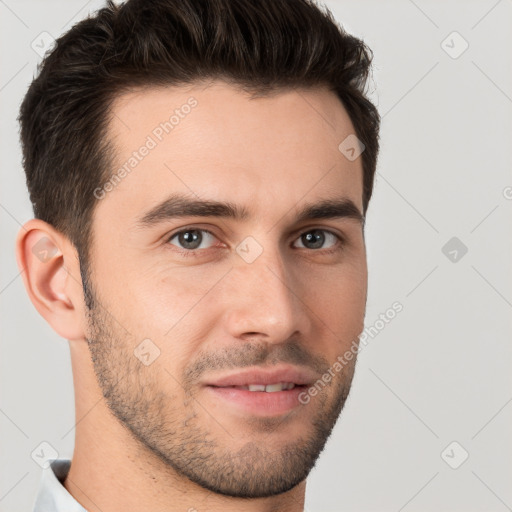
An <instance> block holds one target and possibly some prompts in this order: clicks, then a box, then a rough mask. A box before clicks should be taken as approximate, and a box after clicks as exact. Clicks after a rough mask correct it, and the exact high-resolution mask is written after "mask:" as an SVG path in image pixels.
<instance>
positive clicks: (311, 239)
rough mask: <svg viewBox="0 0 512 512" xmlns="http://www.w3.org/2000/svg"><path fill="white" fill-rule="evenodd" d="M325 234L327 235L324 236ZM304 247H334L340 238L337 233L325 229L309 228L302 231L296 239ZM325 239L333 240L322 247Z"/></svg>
mask: <svg viewBox="0 0 512 512" xmlns="http://www.w3.org/2000/svg"><path fill="white" fill-rule="evenodd" d="M326 235H327V236H326ZM297 240H298V241H300V242H301V243H302V244H303V245H302V247H304V248H305V249H314V250H316V249H333V248H334V249H336V248H337V247H336V246H337V245H338V243H339V242H341V241H342V238H341V237H340V236H339V235H336V234H334V233H332V232H331V231H327V230H326V229H310V230H309V231H305V232H304V233H302V234H301V235H300V236H299V238H298V239H297ZM326 240H331V242H333V243H332V244H331V245H330V246H329V247H323V245H324V244H325V241H326Z"/></svg>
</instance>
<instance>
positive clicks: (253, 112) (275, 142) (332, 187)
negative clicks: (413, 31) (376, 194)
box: [97, 81, 362, 224]
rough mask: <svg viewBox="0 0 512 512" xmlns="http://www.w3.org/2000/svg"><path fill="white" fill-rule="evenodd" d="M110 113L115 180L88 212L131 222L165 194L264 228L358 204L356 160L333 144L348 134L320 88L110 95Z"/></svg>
mask: <svg viewBox="0 0 512 512" xmlns="http://www.w3.org/2000/svg"><path fill="white" fill-rule="evenodd" d="M111 113H112V117H111V122H110V125H109V136H110V138H111V139H112V141H113V143H114V146H115V149H116V157H115V162H114V167H113V169H112V173H113V174H112V177H113V178H115V179H111V180H109V181H110V182H111V184H110V185H109V184H108V183H107V185H108V186H107V187H105V190H106V189H107V188H108V191H107V193H106V194H105V197H104V199H103V200H102V201H99V204H98V208H97V210H99V215H102V214H105V215H108V216H109V217H110V216H112V215H115V216H116V221H117V222H121V223H124V224H130V223H133V222H135V220H136V219H137V218H139V216H140V214H141V213H142V212H144V211H146V210H148V208H150V207H151V206H153V205H155V204H158V203H159V202H161V201H162V200H163V199H164V198H165V197H167V196H168V195H169V194H170V193H174V192H177V193H182V194H186V195H189V196H190V197H195V198H209V199H210V198H214V199H216V200H219V201H229V202H231V203H237V204H240V205H243V206H244V207H245V208H246V209H247V210H248V211H249V213H250V214H251V215H253V216H254V217H258V218H259V219H265V218H266V217H268V220H269V222H271V218H270V217H271V216H274V217H282V216H283V214H285V213H286V212H287V211H289V210H290V209H293V208H294V207H297V206H300V203H301V202H312V201H314V200H315V198H321V199H323V198H326V197H332V196H333V195H336V196H346V197H349V198H351V199H352V200H353V202H354V203H355V204H356V205H357V206H358V207H359V208H360V209H361V208H362V165H361V158H358V159H356V160H354V161H350V160H348V159H347V158H345V156H344V155H343V154H342V153H341V152H340V150H339V147H338V146H339V145H340V143H342V141H343V140H345V139H346V138H347V137H348V136H350V135H353V134H354V128H353V125H352V123H351V121H350V118H349V116H348V114H347V112H346V110H345V109H344V107H343V105H342V103H341V102H340V100H339V99H338V98H337V97H336V95H335V94H334V93H332V92H330V91H328V90H327V89H325V88H315V89H291V90H279V91H276V92H274V93H272V94H271V95H269V96H262V97H256V98H251V96H250V95H249V94H248V93H246V92H244V91H241V90H240V89H238V88H235V87H233V86H232V85H229V84H227V83H225V82H220V81H216V82H213V83H210V84H208V85H205V84H195V85H192V86H188V87H159V88H145V89H139V90H134V91H131V92H128V93H125V94H123V95H121V96H120V97H118V98H117V99H116V101H115V102H114V104H113V106H112V110H111ZM102 185H105V184H101V185H100V186H102ZM116 212H117V213H116Z"/></svg>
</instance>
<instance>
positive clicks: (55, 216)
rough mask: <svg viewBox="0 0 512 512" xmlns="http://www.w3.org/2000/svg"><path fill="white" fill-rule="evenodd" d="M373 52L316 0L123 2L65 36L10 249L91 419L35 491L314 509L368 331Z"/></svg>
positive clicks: (49, 501) (80, 408)
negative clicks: (317, 473)
mask: <svg viewBox="0 0 512 512" xmlns="http://www.w3.org/2000/svg"><path fill="white" fill-rule="evenodd" d="M370 61H371V54H370V51H369V50H368V48H366V46H365V45H364V44H363V43H362V42H361V41H360V40H358V39H356V38H354V37H352V36H350V35H348V34H346V33H345V32H344V31H343V30H342V29H341V27H339V26H338V25H337V24H336V23H335V22H334V20H333V18H332V16H331V15H330V13H329V12H328V11H327V10H324V11H322V10H320V9H319V8H318V7H317V6H315V5H314V4H313V3H311V2H309V1H307V0H293V1H291V0H290V1H286V2H285V1H282V2H275V1H274V0H257V1H253V2H245V1H243V0H209V1H208V2H202V1H200V0H179V1H178V0H155V1H148V0H144V1H142V0H129V1H128V2H126V3H125V4H122V5H119V6H116V5H114V4H113V3H111V2H109V3H108V4H107V6H106V7H105V8H104V9H102V10H100V11H98V13H96V14H95V15H94V16H93V17H91V18H89V19H86V20H84V21H82V22H80V23H78V24H77V25H75V26H74V27H73V28H72V29H71V30H70V31H69V32H68V33H66V34H65V35H63V36H62V37H61V38H60V39H59V40H58V41H57V45H56V47H55V49H54V50H53V51H52V52H51V53H50V54H49V55H47V56H46V59H45V60H44V63H43V66H42V68H41V70H40V73H39V76H38V77H37V78H36V79H35V80H34V81H33V83H32V84H31V86H30V89H29V91H28V93H27V95H26V97H25V99H24V101H23V104H22V106H21V111H20V122H21V138H22V145H23V152H24V153H23V154H24V167H25V171H26V175H27V184H28V188H29V192H30V197H31V201H32V203H33V207H34V215H35V219H31V220H30V221H28V222H27V223H26V224H25V225H24V226H23V229H22V230H20V232H19V235H18V239H17V259H18V264H19V266H20V268H23V269H25V272H24V273H23V274H22V275H23V279H24V284H25V287H26V289H27V292H28V294H29V296H30V299H31V300H32V302H33V304H34V306H35V307H36V309H37V310H38V312H39V313H40V314H41V315H42V316H43V317H44V318H45V319H46V321H47V322H48V323H49V324H50V325H51V326H52V328H53V329H54V330H55V331H56V332H57V333H58V334H59V335H60V336H62V337H64V338H66V339H67V340H69V346H70V350H71V360H72V367H73V378H74V388H75V405H76V433H75V449H74V454H73V458H72V460H71V461H69V460H67V459H58V460H55V461H54V462H53V463H52V465H51V466H49V467H48V468H47V469H44V470H43V477H42V482H41V488H40V489H39V492H38V495H37V498H36V502H35V507H34V510H35V511H36V512H37V511H42V510H50V509H51V510H55V511H58V512H60V511H64V510H66V511H70V510H73V511H74V510H77V511H78V510H80V511H83V510H88V511H95V512H96V511H101V512H113V511H118V510H123V511H125V512H128V511H141V510H151V511H152V512H158V511H177V510H185V511H186V510H188V511H194V510H196V511H220V510H222V511H230V510H237V511H239V510H247V511H270V510H279V511H299V510H303V507H304V497H305V487H306V477H307V476H308V474H309V472H310V471H311V469H312V468H313V466H314V464H315V462H316V460H317V459H318V457H319V455H320V453H321V451H322V449H323V447H324V445H325V443H326V441H327V439H328V437H329V435H330V433H331V431H332V428H333V426H334V425H335V423H336V421H337V418H338V416H339V414H340V412H341V410H342V408H343V405H344V403H345V401H346V399H347V396H348V393H349V389H350V385H351V382H352V378H353V374H354V365H355V357H354V358H342V357H341V358H340V355H341V354H344V353H346V352H347V351H348V349H349V348H350V347H353V346H354V343H355V344H356V345H357V340H358V336H359V334H360V333H361V332H362V330H363V320H364V313H365V305H366V292H367V266H366V251H365V241H364V215H365V213H366V210H367V207H368V202H369V200H370V197H371V193H372V186H373V176H374V172H375V166H376V159H377V152H378V128H379V116H378V113H377V111H376V109H375V107H374V106H373V105H372V104H371V103H370V101H369V100H368V99H367V98H366V96H365V92H364V90H365V84H366V80H367V76H368V73H369V68H370Z"/></svg>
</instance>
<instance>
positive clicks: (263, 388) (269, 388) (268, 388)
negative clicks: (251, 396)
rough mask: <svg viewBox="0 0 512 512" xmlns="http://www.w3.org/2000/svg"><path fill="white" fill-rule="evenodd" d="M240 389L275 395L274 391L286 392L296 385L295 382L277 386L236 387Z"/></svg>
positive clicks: (279, 383) (254, 385) (280, 383)
mask: <svg viewBox="0 0 512 512" xmlns="http://www.w3.org/2000/svg"><path fill="white" fill-rule="evenodd" d="M235 387H237V388H239V389H247V390H249V391H266V392H267V393H273V392H274V391H285V390H287V389H293V388H294V387H295V384H293V382H278V383H276V384H268V385H266V386H265V384H249V385H248V386H235Z"/></svg>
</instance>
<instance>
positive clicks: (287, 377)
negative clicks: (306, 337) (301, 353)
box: [205, 366, 316, 387]
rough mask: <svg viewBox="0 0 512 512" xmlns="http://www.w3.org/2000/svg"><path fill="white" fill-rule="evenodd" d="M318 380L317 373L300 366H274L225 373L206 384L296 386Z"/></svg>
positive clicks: (218, 385)
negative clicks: (279, 384)
mask: <svg viewBox="0 0 512 512" xmlns="http://www.w3.org/2000/svg"><path fill="white" fill-rule="evenodd" d="M315 380H316V374H314V373H313V372H312V371H311V370H308V369H306V368H300V367H298V366H277V367H272V368H263V367H258V368H247V369H246V370H243V371H239V372H236V373H230V374H227V375H223V376H221V377H218V378H216V379H212V380H209V381H208V382H206V384H205V385H206V386H217V387H227V386H248V385H249V384H264V385H265V386H266V385H268V384H276V383H278V382H291V383H293V384H295V385H296V386H303V385H310V384H311V383H313V382H314V381H315Z"/></svg>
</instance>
